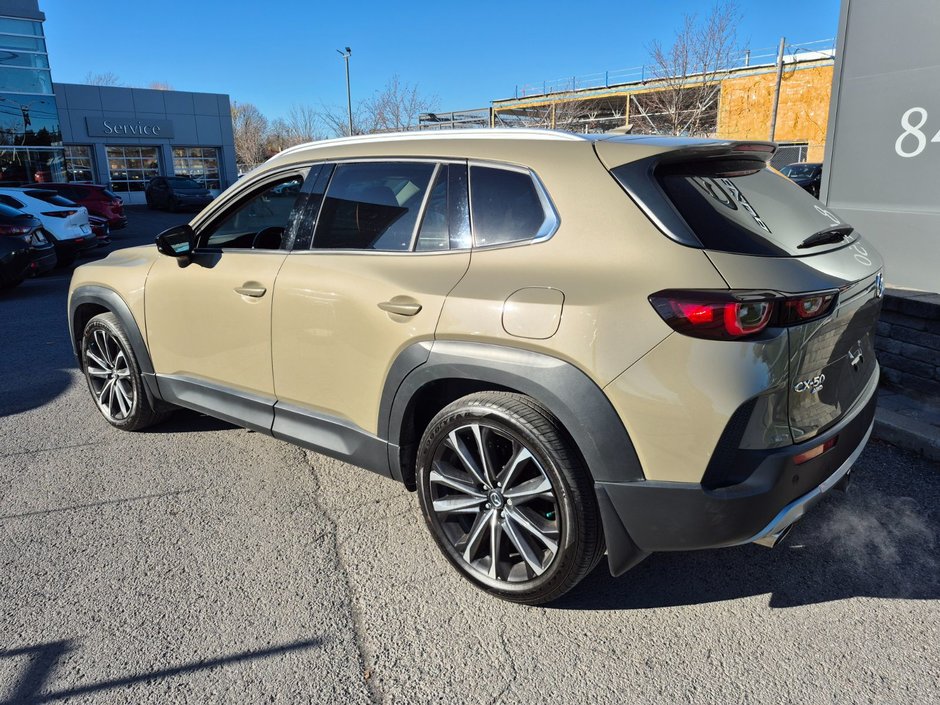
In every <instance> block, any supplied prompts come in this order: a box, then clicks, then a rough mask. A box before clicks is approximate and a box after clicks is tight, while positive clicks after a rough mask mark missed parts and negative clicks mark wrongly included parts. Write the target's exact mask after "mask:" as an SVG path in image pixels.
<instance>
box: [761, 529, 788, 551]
mask: <svg viewBox="0 0 940 705" xmlns="http://www.w3.org/2000/svg"><path fill="white" fill-rule="evenodd" d="M792 528H793V524H790V525H789V526H786V527H784V528H782V529H780V530H779V531H775V532H773V533H770V534H767V535H766V536H762V537H761V538H759V539H757V540H756V541H754V543H756V544H757V545H758V546H764V547H766V548H775V547H776V546H777V545H778V544H779V543H780V542H781V541H783V540H784V539H785V538H786V537H787V534H789V533H790V529H792Z"/></svg>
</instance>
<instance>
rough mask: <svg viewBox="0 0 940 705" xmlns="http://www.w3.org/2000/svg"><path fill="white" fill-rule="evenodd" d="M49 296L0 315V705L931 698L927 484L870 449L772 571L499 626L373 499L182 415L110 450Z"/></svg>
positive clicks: (56, 287)
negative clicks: (51, 704) (55, 704)
mask: <svg viewBox="0 0 940 705" xmlns="http://www.w3.org/2000/svg"><path fill="white" fill-rule="evenodd" d="M186 219H187V216H185V215H169V214H156V213H150V212H147V211H144V210H133V211H132V212H131V213H130V220H131V224H130V226H129V228H128V229H127V230H126V231H118V232H116V233H115V236H114V243H113V244H112V246H111V247H110V248H108V249H114V248H117V247H123V246H127V245H129V244H137V243H140V242H149V241H152V237H153V235H154V234H155V233H156V232H157V231H158V230H160V229H161V228H163V227H167V226H169V225H171V224H174V223H178V222H183V221H185V220H186ZM102 253H103V251H99V253H98V254H102ZM68 276H69V275H68V272H59V273H56V274H55V275H53V276H51V277H44V278H41V279H37V280H30V281H27V282H26V283H24V284H23V285H22V286H20V287H19V288H18V289H16V290H14V291H13V292H11V293H8V294H4V295H2V296H0V353H2V354H0V702H3V703H47V702H64V701H67V702H70V703H84V702H95V703H99V702H108V703H111V702H114V703H183V702H185V703H215V702H224V703H259V702H277V703H281V702H317V703H347V702H348V703H378V702H390V703H426V702H440V703H488V702H494V703H495V702H503V703H517V702H518V703H540V704H544V703H565V704H567V703H622V702H644V703H787V702H795V703H889V702H890V703H929V702H940V610H938V598H940V549H938V543H937V540H938V537H940V466H938V465H937V464H934V463H930V462H928V461H925V460H922V459H918V458H917V457H915V456H913V455H910V454H907V453H905V452H904V451H900V450H897V449H895V448H894V447H892V446H889V445H885V444H882V443H880V442H873V443H871V444H870V445H869V447H868V449H867V450H866V451H865V453H864V454H863V455H862V457H861V459H860V461H859V462H858V464H857V466H856V469H855V471H854V472H853V476H854V482H853V484H852V486H851V487H850V488H849V492H848V493H846V494H839V493H836V494H833V495H832V496H831V497H830V498H828V499H826V500H825V501H824V502H823V503H822V504H821V505H820V506H819V507H818V508H817V509H816V510H815V511H814V512H813V513H812V514H811V515H810V516H808V517H807V518H806V519H805V520H804V521H803V522H802V523H801V524H799V525H798V526H797V527H796V528H795V529H794V531H793V532H792V533H791V534H790V537H789V538H788V539H787V541H786V542H785V543H784V544H783V545H781V546H779V547H778V548H776V549H773V550H769V549H765V548H761V547H758V546H744V547H740V548H733V549H724V550H718V551H705V552H697V553H676V554H659V555H654V556H652V557H650V558H649V559H647V560H646V561H645V562H643V563H641V564H640V565H639V566H638V567H636V568H635V569H634V570H633V571H631V572H630V573H628V574H626V575H624V576H623V577H621V578H619V579H613V578H611V577H610V576H609V574H608V573H607V571H606V566H605V565H604V564H601V566H599V567H598V569H597V570H596V571H595V572H594V573H593V574H592V575H590V576H589V577H588V578H587V579H586V580H585V581H584V582H583V583H582V584H581V586H580V587H579V588H576V590H575V591H574V592H572V593H570V594H569V595H568V596H566V597H565V598H564V599H563V600H561V601H560V602H559V603H556V604H553V605H550V606H547V607H541V608H531V607H522V606H516V605H511V604H507V603H504V602H500V601H497V600H495V599H493V598H491V597H489V596H487V595H485V594H484V593H482V592H479V591H477V590H475V589H473V588H472V587H471V586H470V585H469V584H468V583H466V582H465V581H463V580H462V579H460V578H459V577H458V576H457V575H456V573H455V572H454V571H453V570H452V569H451V568H450V567H449V565H448V564H447V563H446V561H445V560H444V558H443V557H441V556H440V555H439V554H438V552H437V549H436V548H435V546H434V544H433V542H432V540H431V538H430V536H429V535H428V534H427V532H426V529H425V527H424V522H423V520H422V519H421V515H420V512H419V509H418V503H417V500H416V496H415V495H414V494H411V493H409V492H407V491H406V490H405V489H404V488H402V487H401V486H400V485H397V484H396V483H394V482H393V481H391V480H388V479H385V478H382V477H379V476H376V475H373V474H370V473H368V472H366V471H363V470H358V469H356V468H353V467H350V466H348V465H344V464H343V463H340V462H338V461H335V460H332V459H329V458H325V457H323V456H319V455H316V454H314V453H310V452H307V451H304V450H302V449H299V448H296V447H293V446H290V445H288V444H286V443H283V442H280V441H276V440H274V439H271V438H268V437H266V436H264V435H261V434H257V433H250V432H248V431H245V430H242V429H239V428H235V427H233V426H230V425H228V424H225V423H222V422H218V421H215V420H212V419H209V418H206V417H203V416H200V415H198V414H194V413H190V412H179V413H177V414H176V415H175V416H174V417H172V418H171V419H170V420H169V421H168V422H166V423H165V424H163V425H161V426H159V427H156V428H154V429H151V430H149V431H147V432H142V433H122V432H120V431H117V430H115V429H113V428H111V427H110V426H108V425H107V424H106V423H105V422H104V420H103V419H101V418H100V416H99V414H98V412H97V411H96V409H95V407H94V405H93V403H92V401H91V398H90V397H89V394H88V391H87V388H86V387H85V383H84V380H83V379H82V377H81V376H80V374H79V373H78V370H77V369H76V367H75V363H74V360H73V358H72V355H71V351H70V348H69V343H68V335H67V328H66V321H65V304H66V292H67V287H68Z"/></svg>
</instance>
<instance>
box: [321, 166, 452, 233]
mask: <svg viewBox="0 0 940 705" xmlns="http://www.w3.org/2000/svg"><path fill="white" fill-rule="evenodd" d="M433 173H434V165H433V164H424V163H408V162H399V163H393V162H375V163H360V164H339V165H337V167H336V169H335V170H334V172H333V178H332V180H331V181H330V186H329V188H328V189H327V192H326V198H325V199H324V200H323V208H322V209H321V211H320V220H319V222H318V223H317V227H316V233H315V235H314V237H313V247H314V249H356V250H386V251H407V250H410V249H411V239H412V236H413V235H414V231H415V224H416V222H417V220H418V212H419V211H420V209H421V204H422V202H423V200H424V194H425V192H426V191H427V189H428V185H429V182H430V180H431V175H432V174H433Z"/></svg>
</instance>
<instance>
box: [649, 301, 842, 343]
mask: <svg viewBox="0 0 940 705" xmlns="http://www.w3.org/2000/svg"><path fill="white" fill-rule="evenodd" d="M649 300H650V303H651V304H653V308H655V309H656V311H657V313H659V315H660V316H662V317H663V320H664V321H666V323H668V324H669V325H670V326H672V327H673V328H674V329H675V330H677V331H678V332H680V333H684V334H686V335H691V336H693V337H696V338H710V339H713V340H736V339H738V338H744V337H746V336H751V335H756V334H758V333H760V332H761V331H762V330H764V329H765V328H767V327H768V326H770V327H774V326H790V325H795V324H799V323H805V322H807V321H810V320H813V319H815V318H820V317H822V316H825V315H826V314H828V313H829V312H830V311H831V310H832V307H833V305H834V303H835V300H836V292H822V293H815V294H810V295H803V296H799V297H788V296H784V295H782V294H775V293H771V292H754V291H682V290H671V291H661V292H659V293H657V294H653V295H652V296H650V297H649Z"/></svg>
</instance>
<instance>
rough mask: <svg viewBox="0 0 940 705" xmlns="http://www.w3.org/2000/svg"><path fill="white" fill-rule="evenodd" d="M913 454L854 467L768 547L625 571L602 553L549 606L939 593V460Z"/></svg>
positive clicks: (690, 556) (662, 556)
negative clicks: (887, 466) (892, 467)
mask: <svg viewBox="0 0 940 705" xmlns="http://www.w3.org/2000/svg"><path fill="white" fill-rule="evenodd" d="M891 452H898V451H894V450H893V449H891ZM864 457H865V456H863V459H864ZM911 459H912V460H911V464H910V466H909V467H908V468H906V471H907V472H906V474H905V476H904V477H898V476H897V475H893V474H890V473H886V472H879V470H880V468H872V467H867V468H866V467H861V466H860V467H858V468H857V471H856V472H854V473H853V474H854V475H856V477H855V478H854V480H853V484H852V485H851V486H850V487H849V490H848V492H846V493H840V492H836V493H833V494H832V496H830V497H828V498H827V499H825V500H824V501H823V502H821V503H820V505H819V506H818V507H816V508H815V510H814V511H813V512H811V513H810V514H809V515H807V517H806V518H805V519H804V520H803V521H802V522H800V523H799V524H797V525H796V526H795V527H794V529H793V531H792V532H791V533H790V535H789V536H788V537H787V538H786V540H785V541H784V542H783V543H782V544H780V545H779V546H777V547H776V548H774V549H772V550H771V549H767V548H763V547H761V546H756V545H753V544H752V545H747V546H740V547H736V548H726V549H719V550H714V551H696V552H687V553H658V554H653V555H652V556H650V557H649V558H647V559H646V560H645V561H644V562H643V563H641V564H640V565H638V566H637V567H636V568H634V569H633V570H632V571H630V572H628V573H626V574H625V575H622V576H620V577H619V578H612V577H611V576H610V574H609V573H608V571H607V565H606V561H602V562H601V564H600V565H598V567H597V568H596V569H595V570H594V572H593V573H592V574H591V575H589V576H588V577H587V578H586V579H585V580H584V581H583V582H582V583H581V584H580V585H579V586H578V587H577V588H575V589H574V590H573V591H572V592H571V593H569V594H568V595H566V596H565V597H563V598H562V599H561V600H559V601H558V602H556V603H553V604H552V605H549V607H550V608H559V609H574V610H618V609H651V608H657V607H674V606H678V605H693V604H703V603H710V602H720V601H723V600H734V599H739V598H747V597H753V596H758V595H766V594H769V595H770V599H769V606H770V607H797V606H801V605H810V604H816V603H820V602H829V601H834V600H842V599H846V598H850V597H875V598H888V599H892V598H894V599H921V600H937V599H940V550H938V546H940V542H938V538H940V512H938V507H940V468H938V467H937V466H936V465H935V464H932V463H929V462H927V461H922V460H918V459H915V458H913V456H911ZM861 465H864V463H862V464H861Z"/></svg>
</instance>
